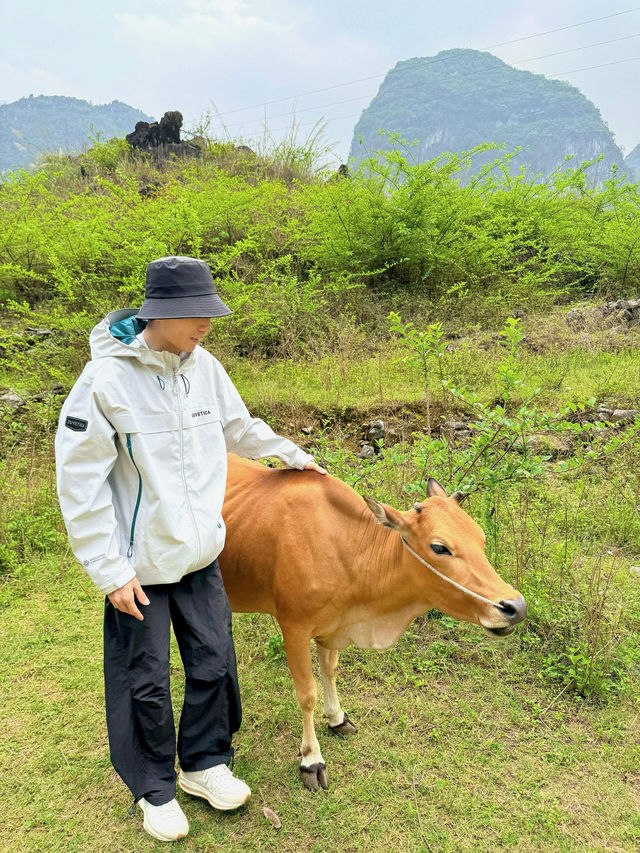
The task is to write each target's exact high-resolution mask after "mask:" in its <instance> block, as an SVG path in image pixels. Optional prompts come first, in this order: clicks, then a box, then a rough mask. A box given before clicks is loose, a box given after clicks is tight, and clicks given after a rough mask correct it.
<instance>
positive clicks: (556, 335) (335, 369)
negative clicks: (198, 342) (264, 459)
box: [212, 309, 640, 413]
mask: <svg viewBox="0 0 640 853" xmlns="http://www.w3.org/2000/svg"><path fill="white" fill-rule="evenodd" d="M564 311H565V309H563V310H562V311H561V312H557V313H556V314H555V315H546V316H545V317H544V318H542V317H533V318H531V319H529V320H527V321H525V322H523V330H524V332H525V335H526V338H525V342H524V344H523V345H522V347H521V350H520V354H519V363H520V364H521V365H522V371H523V374H524V377H525V382H524V385H523V388H522V396H523V397H525V398H526V397H529V396H530V395H532V394H533V393H534V392H535V391H536V389H538V388H539V389H540V393H539V395H538V397H537V401H538V404H539V405H540V406H542V407H543V408H545V409H547V410H554V409H556V410H557V409H559V408H561V407H563V406H565V405H566V404H567V403H569V402H577V401H581V400H587V399H589V398H590V397H595V398H596V399H597V401H598V403H601V402H604V403H613V404H615V405H616V407H620V408H625V407H632V406H638V405H640V355H639V354H638V353H639V351H640V348H639V343H640V330H639V329H634V328H632V329H631V330H630V331H629V332H628V333H627V334H626V335H619V334H614V333H611V332H610V331H608V330H605V331H596V332H595V333H594V334H588V335H587V336H586V337H585V336H583V337H582V338H581V337H580V336H576V335H574V334H572V333H571V332H570V331H569V330H568V329H567V327H566V324H565V323H564V320H563V313H564ZM543 324H544V326H543ZM496 337H497V335H496V334H495V333H494V334H491V333H482V332H475V333H467V334H465V335H464V336H463V337H461V338H460V339H459V340H455V341H452V342H451V344H450V351H449V352H447V354H446V356H445V358H444V370H445V375H446V376H448V377H449V378H450V379H451V380H452V381H453V382H454V384H465V385H467V386H468V387H469V388H471V389H473V390H474V391H475V392H476V393H477V394H478V396H479V398H480V399H481V400H483V401H487V400H490V399H492V398H493V397H494V396H495V391H496V388H495V373H496V367H497V365H498V363H499V360H500V358H501V357H502V356H503V355H504V348H503V347H502V346H500V345H499V344H498V342H497V341H496ZM212 351H213V352H215V348H214V349H213V350H212ZM408 353H409V350H408V349H407V348H406V347H405V346H402V345H401V344H398V343H391V344H389V345H388V346H386V347H384V346H383V347H381V348H380V349H379V351H375V352H373V353H372V352H371V347H370V346H367V347H365V346H364V345H363V346H361V347H359V348H356V349H355V350H354V351H350V350H348V349H347V350H345V351H341V352H336V353H332V354H329V355H326V356H324V357H323V358H319V359H313V360H302V359H301V360H292V359H280V360H275V359H264V360H257V359H256V360H254V359H242V358H233V357H227V358H224V357H222V359H223V361H224V362H225V364H226V366H227V369H228V371H229V373H230V374H231V376H232V378H233V380H234V382H235V383H236V385H237V387H238V390H239V391H240V393H241V394H242V396H243V397H244V398H245V399H246V400H247V401H248V402H258V403H260V404H261V405H266V406H273V405H274V404H281V405H284V406H285V407H286V405H287V404H289V405H290V406H291V409H292V412H294V413H295V411H296V410H297V409H298V408H299V407H300V406H301V405H305V406H309V407H317V408H319V409H325V410H335V409H341V408H344V407H347V406H356V405H357V406H373V405H375V404H380V403H387V402H388V401H391V400H399V401H417V400H424V382H423V378H422V376H421V375H420V374H419V373H417V372H416V371H415V370H413V369H412V368H411V367H410V366H408V365H407V364H406V363H404V361H403V359H404V357H405V356H407V355H408ZM429 369H430V374H429V388H430V392H431V394H432V395H433V397H434V399H436V400H438V399H439V395H440V392H439V390H438V389H439V380H438V375H437V366H436V363H435V360H432V362H431V364H430V366H429Z"/></svg>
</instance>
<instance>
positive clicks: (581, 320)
mask: <svg viewBox="0 0 640 853" xmlns="http://www.w3.org/2000/svg"><path fill="white" fill-rule="evenodd" d="M564 319H565V322H566V324H567V326H569V328H570V329H573V331H574V332H581V331H582V330H583V329H584V327H585V323H586V320H585V316H584V313H583V312H582V311H580V310H579V309H578V308H572V309H571V310H570V311H567V313H566V314H565V315H564Z"/></svg>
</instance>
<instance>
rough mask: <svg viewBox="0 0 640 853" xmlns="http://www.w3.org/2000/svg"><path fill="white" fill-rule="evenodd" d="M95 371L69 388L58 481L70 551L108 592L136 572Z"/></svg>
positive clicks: (59, 443) (111, 436)
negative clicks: (124, 549)
mask: <svg viewBox="0 0 640 853" xmlns="http://www.w3.org/2000/svg"><path fill="white" fill-rule="evenodd" d="M92 373H93V371H90V370H87V368H85V371H84V372H83V373H82V375H81V376H80V378H79V379H78V381H77V382H76V384H75V385H74V386H73V388H72V389H71V392H70V394H69V396H68V397H67V399H66V401H65V403H64V405H63V407H62V411H61V412H60V420H59V422H58V430H57V432H56V439H55V456H56V483H57V489H58V499H59V501H60V508H61V510H62V517H63V519H64V523H65V526H66V528H67V533H68V535H69V543H70V545H71V550H72V551H73V553H74V554H75V556H76V557H77V558H78V560H79V561H80V562H81V563H82V565H83V566H84V567H85V569H86V570H87V573H88V575H89V577H90V578H91V580H92V581H93V582H94V583H95V584H96V586H97V587H98V589H99V590H100V591H101V592H102V593H104V594H105V595H106V594H108V593H110V592H113V591H114V590H115V589H119V588H120V587H121V586H124V584H126V583H127V582H128V581H130V580H131V578H133V577H134V576H135V571H134V570H133V569H132V568H131V566H130V564H129V562H128V560H127V559H126V558H125V557H124V556H123V555H122V554H121V553H120V548H119V538H120V537H119V531H118V524H117V521H116V517H115V512H114V509H113V502H112V494H111V487H110V485H109V482H108V479H107V478H108V476H109V472H110V471H111V469H112V468H113V466H114V464H115V461H116V459H117V458H118V452H117V448H116V444H115V430H114V428H113V427H112V425H111V424H110V423H109V421H108V419H107V417H106V416H105V414H104V412H103V410H102V407H101V405H100V402H99V399H98V396H97V394H96V389H95V383H94V380H93V378H92Z"/></svg>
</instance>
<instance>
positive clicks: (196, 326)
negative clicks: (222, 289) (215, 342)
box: [149, 317, 211, 355]
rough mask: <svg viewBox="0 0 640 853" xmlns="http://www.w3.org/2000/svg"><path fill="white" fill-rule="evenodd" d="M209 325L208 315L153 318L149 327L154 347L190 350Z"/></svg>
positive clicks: (197, 342) (177, 351) (174, 351)
mask: <svg viewBox="0 0 640 853" xmlns="http://www.w3.org/2000/svg"><path fill="white" fill-rule="evenodd" d="M210 327H211V318H210V317H180V318H177V319H171V320H154V322H153V323H152V324H151V327H150V328H149V333H150V337H151V339H152V341H153V343H154V345H155V346H154V348H155V349H163V350H169V352H173V353H176V355H177V354H179V353H180V352H192V351H193V350H194V349H195V347H196V345H197V344H199V343H200V341H201V340H202V338H204V336H205V335H206V334H207V332H208V331H209V328H210Z"/></svg>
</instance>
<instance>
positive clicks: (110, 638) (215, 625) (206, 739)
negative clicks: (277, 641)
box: [104, 560, 242, 806]
mask: <svg viewBox="0 0 640 853" xmlns="http://www.w3.org/2000/svg"><path fill="white" fill-rule="evenodd" d="M144 591H145V593H146V595H147V598H148V599H149V601H150V604H148V605H146V606H145V605H141V604H138V605H137V606H138V609H139V610H140V612H141V613H142V615H143V616H144V620H143V621H142V622H140V621H139V620H138V619H136V618H135V617H133V616H130V615H129V614H127V613H122V612H121V611H119V610H116V608H115V607H114V606H113V605H112V604H111V602H110V601H109V599H108V598H106V599H105V610H104V680H105V702H106V711H107V732H108V735H109V750H110V754H111V761H112V763H113V766H114V767H115V769H116V771H117V773H118V774H119V775H120V777H121V778H122V780H123V781H124V782H125V784H126V785H127V786H128V787H129V789H130V790H131V792H132V794H133V796H134V797H135V798H136V800H138V799H140V797H145V799H146V800H147V801H148V802H150V803H151V804H152V805H154V806H160V805H163V803H167V802H169V801H170V800H172V799H173V798H174V797H175V792H176V773H175V754H176V740H175V728H174V724H173V711H172V708H171V695H170V692H169V639H170V623H173V630H174V633H175V635H176V639H177V641H178V647H179V649H180V656H181V657H182V663H183V665H184V670H185V676H186V685H185V693H184V704H183V706H182V713H181V715H180V726H179V729H178V757H179V760H180V766H181V768H182V769H183V770H186V771H191V770H205V769H206V768H207V767H212V766H213V765H215V764H222V763H223V762H224V763H227V764H228V763H229V761H230V760H231V758H232V756H233V747H232V746H231V737H232V735H233V733H234V732H236V731H238V729H239V728H240V723H241V720H242V709H241V705H240V692H239V689H238V675H237V670H236V656H235V649H234V646H233V638H232V636H231V608H230V607H229V601H228V599H227V594H226V592H225V589H224V585H223V582H222V576H221V574H220V567H219V565H218V561H217V560H214V562H213V563H211V564H210V565H209V566H206V567H205V568H204V569H200V570H199V571H197V572H192V573H190V574H188V575H185V576H184V577H183V578H182V580H181V581H179V582H178V583H170V584H154V585H147V586H145V587H144Z"/></svg>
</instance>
